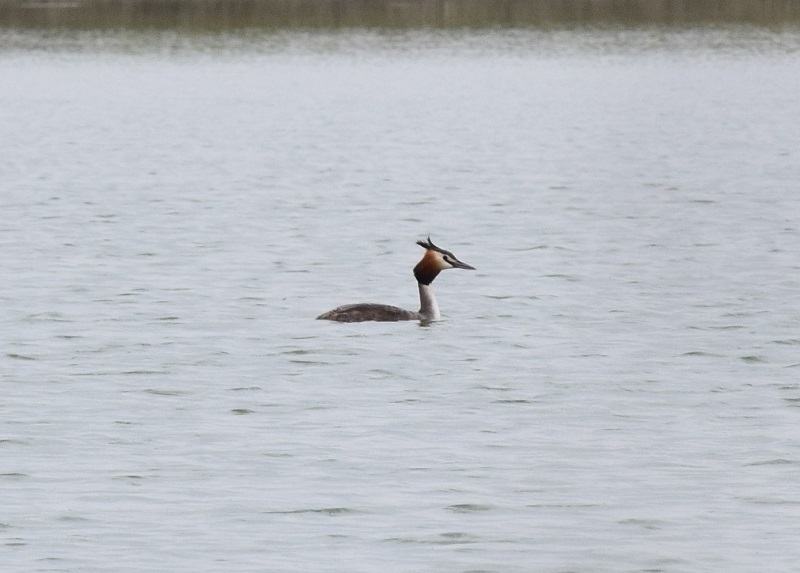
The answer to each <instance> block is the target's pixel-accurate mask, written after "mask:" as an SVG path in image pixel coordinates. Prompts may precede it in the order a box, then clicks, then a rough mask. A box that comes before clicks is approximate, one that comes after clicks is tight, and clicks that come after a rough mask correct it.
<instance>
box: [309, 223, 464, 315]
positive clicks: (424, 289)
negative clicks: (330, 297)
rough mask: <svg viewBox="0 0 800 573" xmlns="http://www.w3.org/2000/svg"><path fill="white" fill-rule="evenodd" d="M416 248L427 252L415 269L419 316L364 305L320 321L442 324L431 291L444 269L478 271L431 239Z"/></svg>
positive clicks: (344, 308) (338, 310) (336, 310)
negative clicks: (433, 283)
mask: <svg viewBox="0 0 800 573" xmlns="http://www.w3.org/2000/svg"><path fill="white" fill-rule="evenodd" d="M417 244H418V245H419V246H421V247H422V248H424V249H425V254H424V255H423V257H422V260H420V262H419V263H417V266H415V267H414V277H416V279H417V285H418V287H419V301H420V309H419V312H413V311H410V310H404V309H402V308H398V307H396V306H389V305H386V304H372V303H363V304H347V305H344V306H340V307H337V308H334V309H333V310H330V311H328V312H326V313H323V314H321V315H319V316H318V317H317V318H318V319H321V320H333V321H336V322H365V321H381V322H396V321H400V320H420V321H424V322H430V321H434V320H439V319H440V318H441V313H440V312H439V305H438V304H437V302H436V297H435V296H434V294H433V288H431V283H432V282H433V279H435V278H436V276H437V275H438V274H439V273H440V272H441V271H443V270H445V269H471V270H475V268H474V267H471V266H470V265H468V264H466V263H462V262H461V261H459V260H458V259H457V258H456V257H455V255H454V254H453V253H451V252H450V251H445V250H444V249H440V248H439V247H437V246H436V245H434V244H433V243H432V242H431V239H430V237H428V240H427V241H417Z"/></svg>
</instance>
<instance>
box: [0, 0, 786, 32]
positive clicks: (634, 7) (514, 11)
mask: <svg viewBox="0 0 800 573" xmlns="http://www.w3.org/2000/svg"><path fill="white" fill-rule="evenodd" d="M731 22H737V23H751V24H759V25H777V24H797V23H800V3H798V2H790V1H777V0H727V1H726V2H697V1H695V0H537V1H531V0H169V1H167V0H127V1H119V0H92V1H88V2H82V1H72V0H55V1H48V0H45V1H37V0H33V1H30V2H9V1H8V0H2V1H0V25H4V26H18V27H68V28H94V27H127V28H139V27H159V28H162V27H163V28H172V27H181V28H200V29H227V28H241V27H262V28H297V27H303V28H337V27H354V26H355V27H358V26H364V27H387V28H404V27H417V26H424V27H437V28H465V27H466V28H470V27H472V28H480V27H497V26H501V27H518V26H551V25H582V24H620V23H622V24H646V23H658V24H693V23H731Z"/></svg>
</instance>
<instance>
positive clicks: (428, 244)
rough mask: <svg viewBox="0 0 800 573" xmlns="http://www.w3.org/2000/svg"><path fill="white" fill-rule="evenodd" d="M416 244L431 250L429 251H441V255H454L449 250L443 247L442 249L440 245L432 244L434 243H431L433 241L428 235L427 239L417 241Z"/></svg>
mask: <svg viewBox="0 0 800 573" xmlns="http://www.w3.org/2000/svg"><path fill="white" fill-rule="evenodd" d="M417 244H418V245H419V246H420V247H422V248H423V249H428V250H431V251H436V252H438V253H442V254H443V255H450V256H451V257H453V256H454V255H453V253H451V252H450V251H445V250H444V249H442V248H440V247H437V246H436V245H434V244H433V241H431V238H430V236H428V240H427V241H417Z"/></svg>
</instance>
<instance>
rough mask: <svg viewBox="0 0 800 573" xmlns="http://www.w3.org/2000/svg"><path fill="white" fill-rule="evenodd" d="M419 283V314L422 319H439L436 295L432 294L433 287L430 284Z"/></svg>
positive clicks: (440, 316)
mask: <svg viewBox="0 0 800 573" xmlns="http://www.w3.org/2000/svg"><path fill="white" fill-rule="evenodd" d="M417 284H418V285H419V316H420V318H421V319H422V320H439V319H440V318H442V315H441V314H439V305H438V304H436V296H434V294H433V288H431V286H430V285H424V284H422V283H417Z"/></svg>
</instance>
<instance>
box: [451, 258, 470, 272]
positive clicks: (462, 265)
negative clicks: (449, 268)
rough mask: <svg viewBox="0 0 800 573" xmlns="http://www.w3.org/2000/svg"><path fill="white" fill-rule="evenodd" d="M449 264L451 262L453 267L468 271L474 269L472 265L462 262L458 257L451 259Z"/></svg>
mask: <svg viewBox="0 0 800 573" xmlns="http://www.w3.org/2000/svg"><path fill="white" fill-rule="evenodd" d="M450 264H452V265H453V267H454V268H456V269H468V270H470V271H474V270H475V267H473V266H471V265H468V264H467V263H462V262H461V261H459V260H458V259H453V260H452V262H451V263H450Z"/></svg>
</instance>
